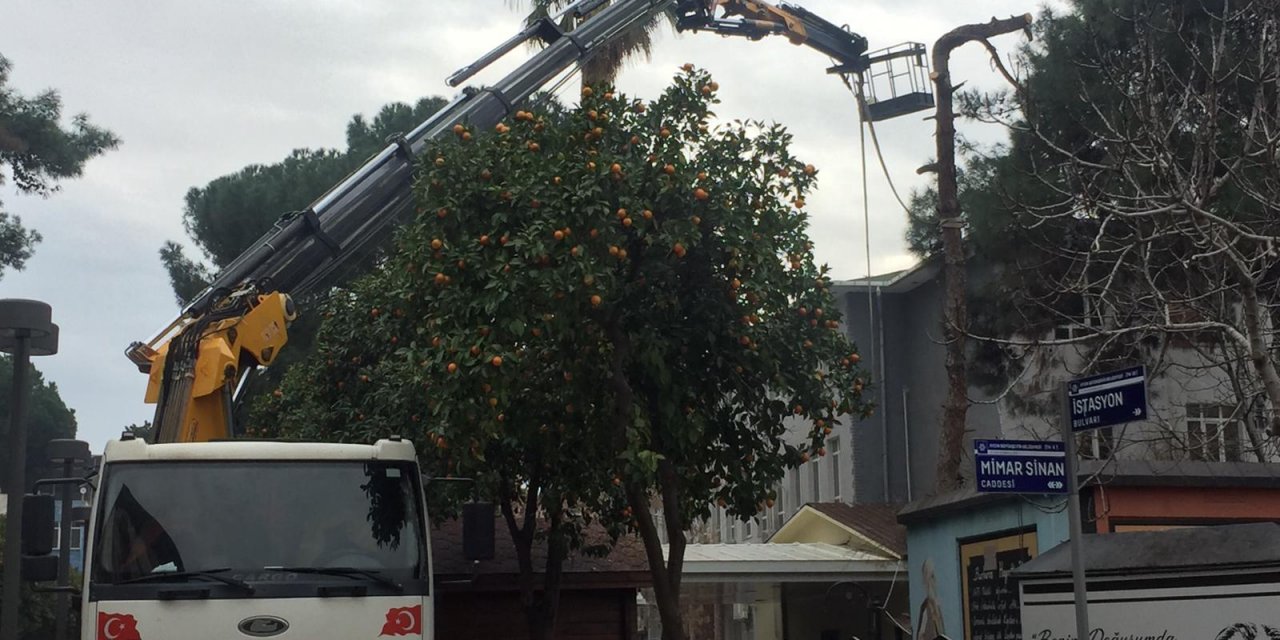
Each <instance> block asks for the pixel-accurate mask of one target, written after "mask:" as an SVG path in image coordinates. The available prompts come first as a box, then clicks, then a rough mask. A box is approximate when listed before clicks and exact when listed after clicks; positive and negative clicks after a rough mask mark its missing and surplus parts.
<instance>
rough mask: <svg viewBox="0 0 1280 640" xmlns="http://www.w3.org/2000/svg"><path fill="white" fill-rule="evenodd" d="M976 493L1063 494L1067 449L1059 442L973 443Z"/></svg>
mask: <svg viewBox="0 0 1280 640" xmlns="http://www.w3.org/2000/svg"><path fill="white" fill-rule="evenodd" d="M973 459H974V463H975V465H976V466H977V474H976V476H975V477H976V478H977V484H978V492H979V493H1066V492H1067V450H1066V448H1065V445H1063V444H1062V443H1061V442H1042V441H1039V440H974V441H973Z"/></svg>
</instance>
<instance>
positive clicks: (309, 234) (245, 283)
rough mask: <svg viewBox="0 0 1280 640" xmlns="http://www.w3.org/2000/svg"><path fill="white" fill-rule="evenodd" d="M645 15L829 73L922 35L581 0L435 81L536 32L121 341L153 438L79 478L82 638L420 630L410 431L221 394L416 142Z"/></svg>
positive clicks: (388, 194)
mask: <svg viewBox="0 0 1280 640" xmlns="http://www.w3.org/2000/svg"><path fill="white" fill-rule="evenodd" d="M663 13H669V14H670V15H671V17H672V18H673V19H674V21H675V24H676V25H677V27H678V28H679V29H681V30H694V31H710V32H713V33H719V34H722V35H730V36H744V37H747V38H751V39H760V38H762V37H764V36H766V35H771V34H777V35H782V36H785V37H786V38H788V39H789V40H790V41H791V42H793V43H795V44H803V45H806V46H809V47H812V48H814V49H816V50H817V51H819V52H820V53H822V54H825V55H827V56H828V57H829V58H831V59H832V60H833V61H834V62H835V65H834V66H833V67H832V68H831V69H830V71H831V72H833V73H838V74H844V75H846V76H848V75H856V76H858V78H859V80H861V78H862V74H864V72H866V71H867V70H868V69H869V68H870V67H871V66H872V65H873V64H875V63H877V62H880V61H885V60H892V59H896V58H901V57H903V56H916V57H917V58H919V59H920V60H921V62H920V63H919V64H920V65H923V62H922V60H923V53H924V52H923V46H922V45H911V46H910V47H908V48H907V49H899V50H898V52H897V53H889V54H884V55H880V56H876V55H871V54H868V53H867V41H866V39H865V38H863V37H862V36H860V35H858V34H856V33H853V32H851V31H849V30H848V29H846V28H842V27H838V26H836V25H834V24H832V23H830V22H828V21H826V20H823V19H822V18H820V17H818V16H816V15H813V14H812V13H810V12H808V11H806V10H804V9H802V8H800V7H797V6H791V5H786V4H781V5H778V6H774V5H771V4H768V3H765V2H760V1H757V0H612V1H610V0H580V1H579V2H577V3H575V4H573V5H571V6H570V7H568V8H567V9H565V10H564V12H563V13H561V14H560V15H558V16H553V17H548V18H544V19H542V20H538V21H536V22H534V23H532V24H530V25H529V26H528V27H527V28H526V29H525V30H524V31H522V32H521V33H519V34H517V35H516V36H514V37H512V38H511V39H509V40H508V41H506V42H504V43H503V44H502V45H500V46H499V47H497V48H496V49H494V50H493V51H492V52H490V53H488V54H486V55H485V56H484V57H482V58H480V59H479V60H477V61H476V62H475V63H473V64H471V65H469V66H467V67H465V68H463V69H462V70H461V71H459V72H457V73H456V74H454V75H453V76H452V77H450V78H449V80H448V82H449V84H450V85H451V86H457V85H458V84H460V83H462V82H464V81H465V80H466V79H468V78H470V77H471V76H473V75H474V74H475V73H477V72H478V71H480V70H481V69H483V68H484V67H485V66H487V65H488V64H490V63H492V62H493V61H495V60H497V59H498V58H500V57H502V56H504V55H505V54H507V53H508V52H510V51H512V50H513V49H515V48H517V47H518V46H520V45H521V44H522V43H524V42H526V41H528V40H530V39H534V38H537V39H540V40H542V41H543V43H544V44H545V46H544V47H543V48H541V49H540V50H539V51H538V52H537V53H535V54H533V55H532V56H531V57H530V59H528V60H527V61H526V62H524V63H523V64H522V65H520V66H519V67H518V68H517V69H516V70H515V71H513V72H511V73H510V74H508V75H507V76H506V77H504V78H503V79H502V80H500V81H499V82H497V83H496V84H494V85H492V86H486V87H483V88H467V89H464V90H463V91H462V92H461V94H460V95H459V96H458V97H457V98H456V99H454V100H453V101H452V102H450V103H449V104H448V105H447V106H446V107H444V108H443V109H441V110H440V111H439V112H437V113H436V114H435V115H434V116H432V117H431V118H430V119H429V120H427V121H426V122H423V123H422V124H420V125H418V126H417V127H416V128H415V129H414V130H413V131H411V132H409V133H407V134H405V135H403V136H400V137H396V138H394V139H392V140H390V141H389V142H388V144H387V146H386V148H385V149H383V150H382V151H381V152H379V153H377V154H375V155H373V156H372V157H371V158H369V159H368V161H367V162H365V163H364V164H363V166H361V167H360V168H359V169H357V170H356V171H355V172H353V173H352V174H351V175H350V176H348V177H347V178H345V179H344V180H342V181H341V182H340V183H339V184H337V185H336V186H334V187H333V188H331V189H330V190H329V191H328V192H327V193H325V194H323V195H322V196H320V197H319V198H318V199H317V200H315V201H314V202H313V203H312V204H311V205H310V206H308V207H307V208H306V209H304V210H302V211H300V212H294V213H289V214H286V215H284V216H283V217H281V218H280V219H279V220H278V222H277V223H276V224H275V225H274V227H273V228H272V229H271V230H270V231H269V232H267V233H266V234H265V235H263V236H262V237H261V238H260V239H259V240H258V241H256V242H255V243H253V244H252V245H251V246H250V247H249V248H248V249H247V250H246V251H245V252H244V253H243V254H242V255H240V256H239V257H238V258H237V259H236V260H234V261H233V262H232V263H231V264H229V265H228V266H227V267H226V268H225V269H224V270H223V271H222V272H221V273H220V274H219V275H218V276H217V277H216V278H215V279H214V280H213V282H212V283H211V284H210V286H209V287H208V288H207V289H206V290H205V291H204V292H202V293H201V294H199V295H198V296H197V297H196V298H195V299H194V300H192V301H191V302H190V303H189V304H188V305H187V306H186V307H185V308H184V309H183V311H182V313H181V314H180V315H179V316H178V317H177V318H176V319H175V320H173V322H171V323H170V324H169V325H168V326H167V327H165V328H164V329H163V330H162V331H160V332H159V333H157V334H156V335H155V336H154V337H153V338H151V339H150V340H148V341H146V342H137V343H134V344H132V345H131V346H130V347H129V348H128V349H127V351H126V355H127V356H128V357H129V359H130V360H131V361H132V362H133V363H134V364H136V365H137V367H138V368H139V370H141V371H142V372H143V373H145V374H147V375H148V385H147V391H146V400H147V401H148V402H152V403H155V404H156V412H155V419H154V421H153V426H154V433H153V435H152V437H151V438H150V441H144V440H143V439H141V438H133V437H129V435H128V434H125V436H124V437H122V438H121V439H119V440H116V441H112V442H109V443H108V444H107V445H106V448H105V452H104V454H103V456H102V464H101V467H100V468H99V470H98V471H97V473H96V478H94V479H93V482H95V483H96V492H95V499H94V502H93V506H92V511H91V516H90V520H89V523H88V528H87V531H88V541H87V553H86V555H85V586H84V588H83V591H82V593H81V594H80V597H81V620H82V625H81V626H82V637H83V638H84V639H85V640H151V639H156V638H190V639H198V638H232V637H246V636H247V637H273V636H280V637H294V638H312V639H318V638H342V639H352V638H376V637H380V636H392V637H396V636H399V637H413V638H431V637H432V630H433V624H432V594H433V584H432V572H431V567H432V564H431V551H430V544H429V539H428V528H427V513H426V501H425V493H424V482H423V479H422V477H421V473H420V470H419V468H418V466H417V463H416V460H415V453H414V449H413V446H412V444H411V443H410V442H408V441H407V440H403V439H401V438H398V437H391V438H388V439H385V440H380V441H378V442H376V443H374V444H371V445H358V444H334V443H298V442H260V441H248V440H245V439H242V438H240V439H238V437H239V436H241V435H242V434H241V433H240V432H239V431H238V430H237V427H236V425H235V424H234V420H233V407H234V403H235V402H236V398H237V393H238V392H239V389H240V387H241V386H242V385H243V382H244V380H245V377H246V374H248V372H250V371H251V370H252V369H254V368H256V367H265V366H268V365H270V364H271V363H272V362H274V361H275V360H276V359H277V358H278V357H279V355H280V352H281V349H283V348H284V347H285V344H286V342H287V340H288V328H289V325H290V323H291V322H292V321H293V320H294V319H295V318H296V317H297V314H298V310H297V308H296V305H295V303H294V299H295V298H297V299H304V298H305V296H307V295H308V294H312V293H315V292H318V291H322V290H324V288H325V287H330V286H333V282H334V278H335V277H336V276H337V275H339V274H341V273H342V272H343V271H344V270H346V269H349V268H351V267H352V265H354V264H356V263H358V262H360V258H361V257H367V256H368V255H369V254H370V252H371V251H373V250H376V249H377V248H378V247H379V246H381V245H382V244H383V243H384V242H385V240H386V239H387V238H388V237H389V235H390V234H391V233H392V232H393V230H394V229H395V228H396V227H397V225H398V224H400V223H401V222H403V221H405V220H407V219H409V218H411V217H412V212H413V211H414V209H415V207H414V203H413V202H412V199H413V196H412V190H411V188H410V186H411V182H412V180H413V174H414V162H415V159H416V158H417V157H418V156H419V155H420V154H422V153H423V152H424V150H425V149H426V148H427V147H428V145H430V144H431V142H432V140H434V139H436V138H437V137H439V136H441V135H442V134H444V133H445V132H447V131H449V130H450V129H451V128H452V127H453V125H454V124H456V123H466V124H468V125H471V126H474V127H476V128H480V129H483V128H486V127H491V126H493V125H495V124H496V123H498V122H499V121H501V120H502V119H504V118H506V117H508V116H509V115H510V114H512V113H513V112H514V110H515V109H516V108H517V107H518V106H520V105H521V104H522V103H523V102H524V101H526V100H527V99H528V98H529V97H530V96H532V95H533V94H534V92H536V91H538V90H540V89H542V88H544V87H546V86H547V85H548V84H549V83H551V82H553V81H554V80H555V79H556V78H557V77H558V76H561V75H562V74H564V73H566V72H568V71H569V70H570V68H571V67H572V66H573V65H575V64H578V63H580V62H581V61H583V60H584V59H586V58H589V57H590V56H592V55H593V54H595V53H596V52H597V51H599V50H600V49H601V48H602V47H605V46H607V45H608V44H609V43H611V42H612V41H614V40H616V39H617V38H619V37H620V36H621V35H623V34H626V33H627V32H629V31H630V30H632V29H635V28H639V27H642V26H643V25H645V24H646V23H648V22H649V21H651V20H652V19H654V18H655V17H657V16H659V15H661V14H663ZM571 23H576V26H574V27H573V28H571V29H570V28H568V27H566V26H565V25H567V24H571ZM928 106H929V98H928V96H927V95H926V96H923V97H922V95H921V94H919V92H908V93H905V94H904V95H901V96H894V98H893V99H891V100H882V101H881V102H879V103H877V104H876V105H875V107H876V108H878V109H880V112H879V114H880V116H883V115H884V114H885V113H886V110H887V111H888V112H892V111H895V110H896V111H913V110H919V109H920V108H927V107H928ZM867 115H868V113H867V111H865V110H864V117H867ZM870 116H871V117H873V118H874V117H877V114H875V113H871V114H870Z"/></svg>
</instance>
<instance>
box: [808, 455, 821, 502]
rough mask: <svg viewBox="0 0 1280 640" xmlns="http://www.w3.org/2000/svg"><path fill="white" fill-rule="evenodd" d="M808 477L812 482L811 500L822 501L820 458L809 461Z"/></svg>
mask: <svg viewBox="0 0 1280 640" xmlns="http://www.w3.org/2000/svg"><path fill="white" fill-rule="evenodd" d="M809 479H810V480H811V481H812V482H813V501H814V502H822V458H819V457H816V456H815V457H814V458H813V460H811V461H809Z"/></svg>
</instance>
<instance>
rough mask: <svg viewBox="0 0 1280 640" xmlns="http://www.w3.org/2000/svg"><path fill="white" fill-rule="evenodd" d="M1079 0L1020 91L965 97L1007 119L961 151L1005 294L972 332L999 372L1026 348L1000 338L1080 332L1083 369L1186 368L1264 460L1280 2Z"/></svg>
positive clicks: (1279, 258)
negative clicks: (995, 135) (982, 144)
mask: <svg viewBox="0 0 1280 640" xmlns="http://www.w3.org/2000/svg"><path fill="white" fill-rule="evenodd" d="M1072 8H1073V11H1072V13H1070V14H1067V15H1063V16H1049V17H1048V18H1047V19H1046V20H1045V21H1044V22H1043V25H1042V28H1041V30H1040V35H1041V40H1042V43H1043V44H1041V45H1040V46H1039V47H1036V48H1028V49H1026V50H1025V51H1024V52H1023V53H1022V54H1021V56H1020V60H1019V63H1020V65H1021V68H1022V69H1023V70H1024V72H1025V77H1024V78H1023V79H1020V80H1019V79H1014V78H1013V76H1012V75H1011V74H1007V75H1009V78H1010V79H1011V80H1014V82H1015V88H1014V89H1012V90H1009V91H1006V92H1001V93H997V94H985V95H979V94H968V95H967V96H966V99H965V103H964V107H965V111H966V112H967V113H968V114H970V115H972V116H974V117H977V118H980V119H982V120H985V121H989V122H996V123H1001V124H1003V125H1005V126H1007V127H1008V129H1009V131H1010V134H1011V138H1010V143H1009V144H1008V145H1007V146H1004V147H1001V148H998V149H997V150H996V152H995V153H994V154H990V155H986V156H979V157H975V158H974V159H973V161H972V162H971V164H970V166H971V167H975V168H976V170H975V171H974V172H973V174H974V180H972V181H971V183H970V185H969V193H970V194H972V196H973V197H975V198H980V199H982V201H983V204H984V205H985V206H981V207H970V208H969V209H968V216H969V218H968V219H969V221H970V222H971V224H972V228H973V233H972V234H971V237H972V240H973V242H974V243H975V245H976V246H978V247H980V249H979V251H980V252H982V253H984V254H985V255H987V256H989V257H990V258H991V259H992V260H993V261H994V262H995V263H996V264H997V265H998V266H999V275H998V277H997V278H996V280H995V281H994V282H993V287H992V290H994V289H995V288H998V289H999V291H1000V292H1001V293H1000V294H999V295H998V296H997V295H990V294H988V295H989V296H990V298H991V302H992V305H991V307H990V309H991V317H990V318H989V319H990V320H991V322H990V324H988V325H987V326H986V327H982V328H979V329H976V330H975V333H982V334H985V335H984V337H985V338H988V339H987V340H986V344H987V345H989V346H990V348H991V350H990V351H989V352H988V353H989V355H991V356H993V357H992V358H991V361H993V362H998V364H997V366H996V369H998V370H999V373H1001V374H1002V375H1001V377H1003V378H1005V379H1006V380H1009V379H1010V378H1011V377H1012V376H1011V374H1013V373H1014V370H1015V369H1017V368H1018V366H1019V365H1018V364H1017V363H1016V362H1014V361H1012V360H1011V359H1009V358H1007V357H1006V356H1007V355H1008V351H1007V347H1016V348H1018V349H1019V351H1020V352H1021V349H1022V348H1023V347H1052V348H1055V349H1057V348H1060V347H1062V346H1063V345H1067V344H1070V345H1074V346H1075V349H1072V351H1076V352H1078V354H1079V358H1071V359H1073V362H1072V363H1071V366H1072V368H1074V369H1075V370H1076V371H1090V370H1094V369H1096V368H1101V367H1107V366H1115V365H1116V364H1119V363H1122V362H1133V361H1142V362H1147V363H1148V364H1150V365H1153V366H1155V367H1160V368H1167V369H1169V370H1181V371H1180V373H1179V374H1178V375H1180V376H1181V377H1182V378H1184V379H1186V380H1189V381H1191V382H1189V383H1188V384H1194V385H1195V386H1196V387H1197V388H1199V389H1200V392H1202V394H1207V393H1208V391H1206V390H1205V387H1207V386H1209V385H1212V386H1213V387H1214V388H1215V391H1214V393H1216V394H1218V395H1221V396H1222V397H1224V399H1227V402H1228V404H1230V405H1231V406H1232V407H1234V409H1232V414H1233V416H1232V418H1233V419H1240V421H1241V422H1243V423H1244V424H1245V425H1246V433H1247V437H1248V440H1249V443H1248V446H1247V450H1249V451H1252V453H1253V454H1254V457H1255V458H1256V459H1258V460H1268V459H1271V458H1273V457H1274V456H1275V455H1276V454H1277V450H1276V437H1277V436H1280V413H1277V411H1276V408H1277V407H1280V375H1278V374H1277V368H1276V356H1277V341H1276V338H1277V335H1276V331H1277V324H1276V320H1277V303H1278V302H1280V300H1277V295H1278V294H1280V286H1278V285H1280V215H1277V211H1276V202H1278V201H1280V155H1277V152H1276V149H1277V143H1278V142H1280V134H1278V133H1277V132H1278V131H1280V96H1278V95H1277V93H1276V91H1275V87H1276V85H1277V82H1278V81H1280V65H1278V63H1277V60H1280V58H1278V57H1277V53H1278V52H1280V34H1278V33H1277V32H1278V31H1280V6H1277V5H1276V4H1275V3H1273V2H1265V1H1250V0H1241V1H1239V2H1234V1H1226V0H1223V1H1215V2H1155V1H1154V0H1129V1H1124V2H1116V1H1108V0H1078V1H1077V2H1075V3H1073V7H1072ZM1054 327H1059V328H1060V330H1059V331H1058V335H1057V336H1056V338H1055V337H1054V336H1053V335H1052V334H1053V331H1052V330H1053V328H1054ZM1010 336H1017V338H1016V339H1014V340H1008V339H1007V338H1009V337H1010ZM1217 417H1223V416H1217ZM1246 418H1247V419H1246ZM1166 427H1167V428H1165V429H1164V431H1163V432H1162V434H1161V435H1162V436H1163V437H1164V438H1166V439H1172V440H1173V441H1174V442H1173V443H1172V445H1171V446H1172V449H1182V453H1183V454H1185V453H1187V451H1189V450H1190V451H1192V455H1193V456H1194V455H1203V449H1201V453H1200V454H1196V453H1194V451H1195V449H1196V447H1198V446H1199V447H1203V446H1204V444H1205V443H1204V440H1205V439H1208V438H1218V439H1219V441H1221V439H1222V438H1223V437H1224V436H1222V435H1220V434H1217V433H1212V434H1211V433H1205V432H1201V433H1200V434H1194V433H1190V432H1189V431H1188V430H1187V429H1185V428H1181V429H1180V428H1178V427H1177V425H1176V424H1171V425H1166ZM1187 438H1190V439H1191V440H1192V441H1187V440H1186V439H1187ZM1197 438H1198V439H1200V442H1195V441H1194V440H1195V439H1197ZM1223 446H1225V445H1223Z"/></svg>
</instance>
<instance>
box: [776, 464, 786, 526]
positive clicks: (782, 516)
mask: <svg viewBox="0 0 1280 640" xmlns="http://www.w3.org/2000/svg"><path fill="white" fill-rule="evenodd" d="M787 504H788V502H787V479H786V476H783V477H782V481H781V483H778V529H782V524H783V522H786V520H787Z"/></svg>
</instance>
